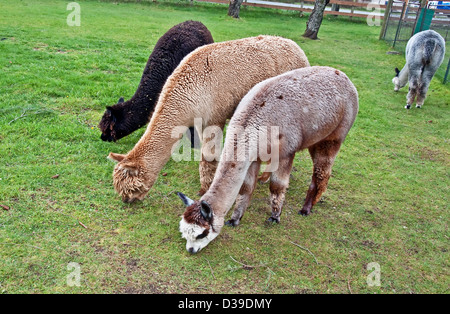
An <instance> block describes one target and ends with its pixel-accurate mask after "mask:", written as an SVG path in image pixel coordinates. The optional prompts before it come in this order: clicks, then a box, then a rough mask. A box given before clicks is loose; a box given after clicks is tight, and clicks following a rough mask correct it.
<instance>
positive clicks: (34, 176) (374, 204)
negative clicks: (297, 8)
mask: <svg viewBox="0 0 450 314" xmlns="http://www.w3.org/2000/svg"><path fill="white" fill-rule="evenodd" d="M67 3H68V2H67V1H57V0H46V1H44V0H37V1H31V0H21V1H6V0H0V9H1V12H2V18H1V19H0V38H2V39H3V38H5V39H4V40H2V41H0V67H1V73H0V90H1V92H0V95H1V99H0V158H1V160H2V161H1V162H0V204H2V205H6V206H8V207H9V210H4V209H2V208H0V293H122V292H123V293H157V292H162V293H223V292H228V293H350V292H352V293H445V292H447V293H448V287H449V283H450V282H449V260H450V259H449V253H448V250H449V245H448V243H449V232H448V223H449V214H448V210H449V208H448V203H449V199H448V195H449V171H448V169H449V166H450V159H449V146H448V145H449V138H450V137H449V128H448V126H449V122H450V121H449V115H448V110H449V100H450V93H449V87H448V85H447V86H446V85H442V83H441V80H439V79H434V80H433V81H432V83H431V87H430V90H429V94H428V98H427V100H426V102H425V106H424V107H423V109H421V110H419V109H415V108H413V109H411V110H410V111H406V110H405V109H403V106H404V104H405V99H406V97H405V96H406V92H407V90H406V89H404V90H401V91H400V92H399V93H394V92H393V85H392V83H391V78H392V76H393V73H394V70H393V69H394V68H395V67H401V66H403V64H404V58H403V56H401V55H387V54H386V52H387V51H389V47H388V46H387V45H386V43H384V42H383V41H378V34H379V28H376V27H368V26H367V25H366V24H365V23H362V22H357V21H353V22H352V21H348V20H345V19H334V18H329V19H328V18H327V19H325V20H324V22H323V24H322V27H321V30H320V33H319V37H320V40H318V41H310V40H306V39H303V38H302V37H301V34H302V33H303V31H304V28H305V22H306V18H305V17H304V18H299V17H298V16H297V15H296V14H294V13H291V12H283V11H274V10H263V9H255V8H248V9H246V10H243V11H242V13H241V17H242V18H241V19H240V20H233V19H231V18H229V17H227V16H226V7H224V6H220V5H211V4H195V5H194V6H189V5H184V4H182V3H181V4H178V5H174V4H164V3H160V4H152V3H151V4H149V3H146V4H136V3H126V4H125V3H119V4H117V3H112V2H98V1H93V0H90V1H80V4H81V26H80V27H69V26H67V25H66V17H67V14H68V13H69V11H66V5H67ZM187 19H194V20H199V21H201V22H203V23H204V24H205V25H206V26H207V27H208V28H209V29H210V30H211V32H212V34H213V37H214V39H215V40H216V41H224V40H232V39H237V38H243V37H249V36H254V35H259V34H260V33H264V34H273V35H280V36H284V37H287V38H291V39H293V40H295V41H296V42H297V43H299V45H300V46H301V47H302V48H303V49H304V51H305V52H306V54H307V55H308V57H309V60H310V62H311V64H312V65H328V66H332V67H336V68H338V69H340V70H342V71H344V72H345V73H346V74H347V75H348V76H349V77H350V79H351V80H352V81H353V82H354V84H355V85H356V87H357V89H358V91H359V96H360V112H359V114H358V117H357V120H356V122H355V125H354V127H353V128H352V130H351V132H350V134H349V136H348V138H347V140H346V142H345V143H344V145H343V147H342V149H341V152H340V153H339V155H338V158H337V160H336V163H335V166H334V168H333V176H332V178H331V180H330V183H329V188H328V191H327V192H326V193H325V194H324V197H323V202H321V203H319V204H318V205H316V207H315V213H314V214H313V215H311V216H309V217H307V218H304V217H301V216H299V215H298V214H297V211H298V210H299V209H300V208H301V205H302V202H303V199H304V196H305V193H306V190H307V187H308V185H309V180H310V176H311V161H310V160H309V157H308V154H307V153H306V152H302V153H299V154H298V158H297V159H296V162H295V165H294V166H295V167H294V171H293V173H292V178H291V186H290V189H289V191H288V193H287V197H286V204H285V207H284V211H283V214H282V217H281V218H282V221H281V224H279V225H267V224H265V223H264V222H265V220H266V219H267V218H268V217H269V215H270V208H269V205H268V200H269V197H268V195H269V192H268V187H267V186H265V185H260V186H258V188H257V190H256V191H255V194H254V199H253V201H252V203H251V206H250V208H249V209H248V211H247V213H246V215H245V216H244V219H243V221H242V223H241V225H240V226H239V227H237V228H233V229H232V228H227V227H225V228H224V229H223V232H222V234H221V235H220V236H219V237H218V238H217V239H216V240H214V241H213V242H212V243H210V245H209V246H208V247H207V248H205V249H204V250H202V251H201V252H200V253H199V254H197V255H192V256H191V255H190V254H189V253H187V252H186V250H185V241H184V239H182V238H181V236H180V234H179V231H178V222H179V220H180V215H181V214H182V212H183V210H184V208H183V206H182V204H181V202H180V201H179V199H178V198H177V197H176V195H175V194H174V193H173V192H174V191H183V192H184V193H186V194H187V195H190V196H192V197H194V196H195V193H196V191H197V190H198V189H199V176H198V164H197V163H196V162H181V163H175V162H173V161H171V162H169V163H168V164H167V165H166V166H165V167H164V169H163V171H162V173H164V172H165V173H167V176H160V177H159V179H158V181H157V182H156V184H155V186H154V187H153V189H152V190H151V192H150V193H149V196H148V197H147V198H146V199H145V200H144V201H143V202H140V203H136V204H132V205H126V204H123V203H122V202H121V200H120V198H119V197H118V195H116V193H115V192H114V191H113V187H112V176H111V175H112V170H113V167H114V164H112V163H111V162H109V161H108V160H107V159H106V156H107V154H108V153H109V152H110V151H114V152H118V153H125V152H127V151H129V150H130V149H132V148H133V146H134V144H135V143H136V142H137V141H138V139H139V138H140V136H141V135H142V134H143V132H144V129H141V130H139V131H137V132H135V133H134V134H132V135H130V136H128V137H126V138H124V139H122V140H120V141H119V142H118V143H115V144H114V143H104V142H102V141H101V140H100V133H99V130H98V129H97V127H96V125H97V123H98V121H99V120H100V118H101V116H102V114H103V111H104V107H105V105H111V104H114V103H115V101H116V100H117V99H118V98H119V97H120V96H124V97H125V98H127V97H131V96H132V94H133V93H134V91H135V89H136V87H137V84H138V82H139V79H140V76H141V74H142V70H143V67H144V65H145V62H146V61H147V58H148V56H149V54H150V52H151V51H152V49H153V47H154V44H155V43H156V41H157V40H158V38H159V37H160V36H161V35H162V34H163V33H164V32H165V31H167V30H168V29H169V28H170V27H172V26H173V25H175V24H177V23H180V22H182V21H184V20H187ZM21 115H24V116H22V117H21ZM16 118H18V119H16ZM55 175H59V177H58V178H52V177H53V176H55ZM85 227H87V228H85ZM293 243H296V244H298V245H300V246H302V247H303V248H304V249H302V248H300V247H298V246H296V245H294V244H293ZM306 249H308V250H309V251H310V252H308V250H306ZM236 261H237V262H236ZM71 262H75V263H79V264H80V266H81V286H80V287H76V286H73V287H71V286H69V285H68V284H67V276H68V275H69V274H70V273H71V271H72V270H71V269H69V270H68V268H67V265H68V264H69V263H71ZM239 262H240V263H244V264H246V265H252V266H257V267H242V265H241V264H239ZM371 262H376V263H378V264H379V265H380V266H381V281H380V283H381V286H379V287H377V286H375V287H370V286H368V284H367V282H366V278H367V276H368V275H369V274H370V272H371V270H367V269H366V266H367V264H369V263H371Z"/></svg>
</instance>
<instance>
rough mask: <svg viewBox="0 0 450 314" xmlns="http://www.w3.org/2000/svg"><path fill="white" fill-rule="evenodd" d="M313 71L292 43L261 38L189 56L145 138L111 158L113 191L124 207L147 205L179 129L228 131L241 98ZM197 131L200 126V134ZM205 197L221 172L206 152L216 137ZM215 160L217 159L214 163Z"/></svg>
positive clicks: (206, 163) (205, 162)
mask: <svg viewBox="0 0 450 314" xmlns="http://www.w3.org/2000/svg"><path fill="white" fill-rule="evenodd" d="M305 66H309V62H308V59H307V58H306V56H305V54H304V52H303V50H302V49H301V48H300V47H299V46H298V45H297V44H296V43H295V42H293V41H292V40H289V39H286V38H282V37H275V36H258V37H251V38H244V39H239V40H232V41H226V42H221V43H214V44H210V45H207V46H203V47H200V48H198V49H196V50H195V51H194V52H192V53H191V54H189V55H188V56H187V57H186V58H185V59H184V60H183V61H182V62H181V64H180V65H179V66H178V67H177V69H176V70H175V71H174V73H173V74H172V75H171V76H170V77H169V79H168V80H167V82H166V84H165V85H164V88H163V90H162V92H161V95H160V98H159V100H158V104H157V105H156V108H155V112H154V114H153V116H152V119H151V120H150V123H149V125H148V127H147V130H146V132H145V134H144V135H143V136H142V138H141V139H140V140H139V142H138V143H137V144H136V145H135V147H134V148H133V149H132V150H131V151H130V152H128V154H127V155H120V154H114V153H110V154H109V156H108V157H109V159H112V160H114V161H118V162H119V163H118V164H117V165H116V167H115V168H114V173H113V179H114V188H115V190H116V191H117V192H118V193H119V194H120V195H121V196H122V200H123V201H124V202H132V201H133V200H135V199H138V200H142V199H143V198H144V197H145V195H146V194H147V192H148V191H149V190H150V188H151V187H152V186H153V184H154V182H155V181H156V179H157V177H158V173H159V172H160V170H161V169H162V167H163V166H164V165H165V164H166V163H167V161H168V160H169V159H170V157H171V149H172V147H173V146H174V144H176V143H177V142H178V140H179V138H180V136H178V135H176V136H174V135H172V131H173V130H174V129H175V128H176V127H177V126H193V125H194V119H195V118H201V120H202V126H200V128H201V127H207V126H218V127H220V128H221V129H223V127H224V125H225V122H226V120H227V119H229V118H231V116H232V114H233V112H234V110H235V108H236V106H237V105H238V104H239V102H240V100H241V99H242V97H244V96H245V94H246V93H247V92H248V91H249V90H250V89H251V88H252V87H253V86H254V85H256V84H257V83H259V82H261V81H263V80H265V79H267V78H269V77H273V76H276V75H279V74H281V73H284V72H286V71H290V70H293V69H297V68H301V67H305ZM197 127H198V126H196V128H197ZM197 131H198V134H199V135H200V139H201V140H202V143H203V145H202V149H201V153H202V160H201V161H200V167H199V168H200V169H199V170H200V182H201V190H200V192H199V193H200V194H203V193H204V192H205V191H206V190H207V189H208V188H209V185H210V183H211V182H212V179H213V177H214V173H215V170H216V167H217V161H216V160H214V154H212V152H211V151H209V149H207V146H208V145H205V143H208V142H209V141H210V140H211V137H207V136H205V138H202V137H203V136H202V132H201V130H199V129H197ZM211 156H212V158H211Z"/></svg>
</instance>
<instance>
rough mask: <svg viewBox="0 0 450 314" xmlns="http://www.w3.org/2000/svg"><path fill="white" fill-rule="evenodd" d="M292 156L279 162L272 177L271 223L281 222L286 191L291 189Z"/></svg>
mask: <svg viewBox="0 0 450 314" xmlns="http://www.w3.org/2000/svg"><path fill="white" fill-rule="evenodd" d="M294 156H295V155H292V156H290V157H287V158H283V159H281V160H280V161H279V165H278V169H277V170H276V171H275V172H273V173H272V175H271V177H270V186H269V189H270V201H271V206H272V215H271V216H270V218H269V222H276V223H279V222H280V216H281V209H282V207H283V203H284V198H285V194H286V189H287V188H288V187H289V176H290V174H291V170H292V163H293V161H294Z"/></svg>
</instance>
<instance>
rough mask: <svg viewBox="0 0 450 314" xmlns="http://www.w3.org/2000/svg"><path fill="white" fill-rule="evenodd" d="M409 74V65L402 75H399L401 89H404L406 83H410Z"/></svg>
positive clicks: (402, 71) (406, 65)
mask: <svg viewBox="0 0 450 314" xmlns="http://www.w3.org/2000/svg"><path fill="white" fill-rule="evenodd" d="M408 73H409V70H408V64H405V66H404V67H403V69H402V70H401V71H400V73H398V83H399V87H400V88H402V87H404V86H405V85H406V83H408Z"/></svg>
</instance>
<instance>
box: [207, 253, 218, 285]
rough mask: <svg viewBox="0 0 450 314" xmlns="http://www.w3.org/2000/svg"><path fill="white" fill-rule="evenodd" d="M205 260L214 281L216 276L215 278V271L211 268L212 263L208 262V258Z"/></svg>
mask: <svg viewBox="0 0 450 314" xmlns="http://www.w3.org/2000/svg"><path fill="white" fill-rule="evenodd" d="M205 259H206V261H207V262H208V265H209V269H211V275H212V276H213V277H214V280H216V276H214V271H213V269H212V267H211V263H210V262H209V260H208V259H207V258H205Z"/></svg>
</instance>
